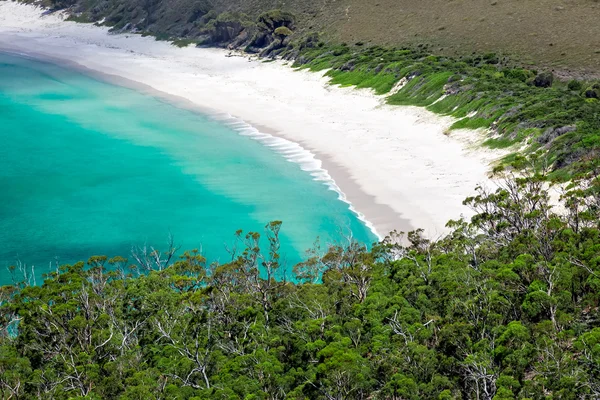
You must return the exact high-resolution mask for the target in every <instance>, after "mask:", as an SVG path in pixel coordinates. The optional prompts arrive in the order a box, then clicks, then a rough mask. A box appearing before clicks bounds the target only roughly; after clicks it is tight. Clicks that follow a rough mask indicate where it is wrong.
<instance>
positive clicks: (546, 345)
mask: <svg viewBox="0 0 600 400" xmlns="http://www.w3.org/2000/svg"><path fill="white" fill-rule="evenodd" d="M595 176H596V175H594V174H590V175H586V176H585V177H582V178H580V180H579V181H578V182H577V184H576V185H574V186H573V188H572V189H571V190H569V191H568V192H567V193H565V196H564V197H563V206H564V210H562V211H561V212H560V213H556V212H555V211H553V210H554V208H553V207H551V204H550V201H549V196H548V193H547V190H546V187H547V185H546V183H545V181H544V179H542V177H540V176H537V175H536V176H531V177H526V178H511V179H507V180H506V181H505V183H504V184H503V185H502V186H501V187H500V188H499V189H498V190H496V191H493V192H489V191H486V190H484V189H479V191H478V194H477V195H476V196H474V197H472V198H469V199H467V200H466V203H467V204H469V205H470V206H471V207H473V209H475V210H476V215H475V217H474V218H473V219H472V220H471V221H464V220H458V221H452V222H450V223H449V226H450V227H451V228H452V232H451V233H450V234H449V235H448V236H447V237H444V238H442V239H440V240H437V241H430V240H428V239H426V238H425V237H424V235H423V232H422V231H416V232H411V233H409V234H407V235H405V234H402V233H397V232H394V233H392V234H390V235H389V236H388V237H387V238H386V239H385V240H383V241H382V242H381V243H378V244H375V245H373V246H372V248H367V247H366V246H364V245H363V244H359V243H355V242H348V243H346V244H344V245H332V246H328V247H327V248H325V249H323V250H322V251H321V250H320V249H318V248H315V249H314V250H313V251H311V252H310V253H308V254H307V257H306V260H305V261H304V262H303V263H301V264H299V265H297V266H295V267H294V273H293V276H287V277H286V278H287V279H285V278H284V277H283V276H282V274H281V273H280V269H281V265H280V262H281V261H280V260H281V258H280V255H279V244H278V243H279V239H278V237H279V230H280V227H281V223H280V222H273V223H270V224H268V225H267V226H266V228H265V234H263V235H266V237H267V239H268V240H267V246H266V249H261V248H260V247H259V243H260V241H259V237H260V236H261V235H259V234H258V233H253V232H250V233H247V234H245V233H243V232H238V233H237V234H236V238H237V240H238V241H239V243H240V246H238V249H239V250H238V252H237V253H234V254H233V256H232V261H231V262H229V263H225V264H212V265H206V260H205V259H204V258H203V257H202V255H201V254H200V253H199V252H197V251H190V252H186V253H184V254H183V255H182V256H181V257H180V258H178V259H175V260H174V261H171V259H170V258H167V260H168V261H165V259H164V258H162V259H161V257H159V256H158V254H147V255H146V256H145V258H144V257H138V258H137V260H136V262H135V263H133V264H130V263H129V262H127V260H125V259H124V258H121V257H116V258H112V259H109V258H107V257H104V256H96V257H91V258H90V259H89V260H88V261H87V263H83V262H80V263H77V264H74V265H65V266H62V267H60V269H59V270H57V271H56V272H53V273H51V274H49V275H48V276H47V277H46V280H45V282H44V283H43V284H42V285H40V286H33V285H28V284H27V282H20V283H15V284H14V285H12V286H5V287H3V288H2V290H1V292H0V307H1V310H2V312H1V313H0V327H1V334H0V397H2V398H5V399H9V398H10V399H34V398H36V399H37V398H44V399H76V398H89V399H132V400H133V399H209V398H210V399H238V398H241V399H283V398H290V399H331V400H332V399H340V400H341V399H397V400H400V399H482V400H483V399H487V400H491V399H495V400H504V399H588V398H589V399H592V398H599V397H600V315H599V313H598V306H599V302H600V290H599V289H600V265H599V263H600V236H599V233H600V230H599V229H600V226H599V224H600V222H599V221H600V218H599V217H600V208H599V206H600V195H599V193H600V192H599V191H598V188H599V187H600V185H598V181H597V178H596V177H595ZM140 261H142V262H140Z"/></svg>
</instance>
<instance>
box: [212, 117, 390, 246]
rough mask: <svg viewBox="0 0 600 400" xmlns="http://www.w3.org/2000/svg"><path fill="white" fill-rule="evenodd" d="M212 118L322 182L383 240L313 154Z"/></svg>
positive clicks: (239, 122) (231, 119) (249, 128)
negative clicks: (277, 154) (269, 149)
mask: <svg viewBox="0 0 600 400" xmlns="http://www.w3.org/2000/svg"><path fill="white" fill-rule="evenodd" d="M214 118H215V119H217V120H219V122H221V123H223V124H225V125H227V126H228V127H230V128H232V129H234V130H235V131H236V132H238V133H239V134H240V135H242V136H248V137H250V138H251V139H254V140H256V141H258V142H260V143H261V144H262V145H264V146H267V147H269V148H271V149H273V150H275V151H276V152H277V153H279V154H281V155H282V156H283V157H285V158H286V159H287V160H288V161H289V162H293V163H296V164H298V165H299V166H300V169H302V171H305V172H308V173H309V174H310V175H311V176H312V178H313V180H315V181H318V182H323V184H324V185H326V186H327V187H328V188H329V190H333V191H334V192H336V193H337V194H338V199H339V200H341V201H343V202H344V203H346V204H348V209H349V210H350V211H351V212H353V213H354V214H355V215H356V216H357V218H358V219H359V220H360V221H362V223H363V224H365V226H366V227H367V228H368V229H369V230H370V231H371V232H373V234H374V235H375V236H377V238H378V239H379V240H382V239H383V237H382V236H381V235H380V234H379V232H377V230H376V229H375V225H373V223H371V221H369V220H368V219H367V218H366V217H365V215H364V214H363V213H361V212H360V211H358V210H357V209H356V208H355V207H354V205H353V204H352V203H351V202H350V200H348V198H347V196H346V194H345V193H344V192H343V191H342V189H341V188H340V187H339V186H338V185H337V183H336V182H335V180H334V179H333V178H332V177H331V175H330V174H329V171H327V170H326V169H325V168H323V162H322V161H321V160H319V159H318V158H317V157H316V155H315V154H314V153H312V152H311V151H309V150H307V149H305V148H304V147H302V146H300V145H299V144H298V143H295V142H292V141H290V140H287V139H284V138H281V137H277V136H273V135H270V134H268V133H264V132H261V131H259V130H258V129H256V128H255V127H253V126H252V125H250V124H248V123H246V122H244V121H243V120H241V119H239V118H235V117H233V116H231V115H229V114H221V115H216V116H214Z"/></svg>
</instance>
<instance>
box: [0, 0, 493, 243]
mask: <svg viewBox="0 0 600 400" xmlns="http://www.w3.org/2000/svg"><path fill="white" fill-rule="evenodd" d="M42 12H43V10H41V9H39V8H35V7H33V6H27V5H22V4H17V3H13V2H5V1H0V51H2V50H6V51H16V52H21V53H25V54H29V55H34V56H40V57H51V58H53V59H58V60H65V61H68V62H71V63H76V64H79V65H80V66H82V67H85V68H87V69H91V70H94V71H99V72H102V73H104V74H110V75H114V76H117V77H121V78H125V79H127V80H130V81H134V82H138V83H140V84H143V85H147V86H149V87H151V88H153V89H155V90H157V91H160V92H163V93H166V94H168V95H171V96H178V97H180V98H183V99H186V100H188V101H190V102H192V103H193V104H195V105H197V106H199V107H201V108H203V109H206V110H211V111H213V112H216V113H226V114H229V115H231V116H233V117H236V118H239V119H241V120H243V121H245V122H247V123H249V124H251V125H253V126H255V127H258V128H259V129H260V130H262V131H263V132H268V133H271V134H273V135H275V136H278V137H282V138H285V139H287V140H289V141H292V142H295V143H297V144H299V145H301V146H302V147H303V148H305V149H307V150H309V151H310V152H312V153H313V154H314V155H315V157H316V160H315V159H313V158H312V157H311V156H307V153H306V152H303V151H298V152H295V153H294V151H288V153H287V155H286V154H285V151H286V150H285V149H284V155H286V156H287V157H288V158H289V159H290V160H293V161H297V162H300V164H301V165H302V166H303V168H304V169H306V170H309V171H312V172H315V171H320V168H321V162H322V168H324V169H326V170H327V171H328V174H329V175H330V176H331V177H332V178H333V179H334V180H335V182H336V184H337V186H338V187H339V188H340V190H341V191H342V192H343V193H344V195H345V197H346V198H347V200H348V201H349V202H350V203H352V205H353V207H354V208H355V209H356V210H357V211H358V212H359V213H361V214H363V215H364V218H365V219H366V220H367V221H370V223H372V224H373V225H374V227H375V229H376V231H377V232H378V233H379V235H380V236H383V235H385V234H386V233H388V232H389V231H390V230H392V229H398V230H405V231H406V230H410V229H415V228H424V229H425V230H426V233H427V236H429V237H431V238H436V237H439V236H440V235H442V234H444V233H445V232H446V229H445V228H444V226H445V224H446V222H447V221H448V220H449V219H457V218H459V217H460V216H461V214H462V215H469V210H468V209H467V208H466V207H465V206H463V205H462V201H463V199H464V198H465V197H467V196H468V195H470V194H472V193H473V191H474V188H475V186H476V185H478V184H490V181H489V180H488V178H487V175H488V172H489V171H490V162H491V161H492V160H493V159H495V158H497V157H499V156H500V155H501V153H495V152H491V151H486V150H481V149H476V148H475V147H474V146H473V143H474V142H477V141H478V140H479V137H478V136H479V133H477V132H475V131H470V132H451V134H450V135H449V136H448V135H446V134H445V132H446V131H447V129H448V127H449V126H450V125H451V124H452V122H453V120H452V119H451V118H446V117H439V116H436V115H434V114H432V113H430V112H428V111H426V110H424V109H419V108H415V107H395V106H389V105H386V104H385V103H384V98H383V97H380V96H375V95H373V94H372V93H371V92H370V91H369V90H356V89H350V88H338V87H333V86H330V85H328V84H327V80H326V79H325V78H323V76H322V74H317V73H311V72H307V71H296V70H294V69H292V68H290V67H289V66H286V65H284V63H282V62H270V63H264V62H261V61H257V60H249V58H248V57H247V56H237V55H236V56H231V57H230V56H228V52H227V51H225V50H219V49H198V48H194V47H187V48H183V49H182V48H177V47H175V46H172V45H171V44H169V43H167V42H158V41H155V40H154V39H153V38H151V37H141V36H138V35H133V34H120V35H115V34H110V33H109V32H108V29H107V28H103V27H97V26H93V25H91V24H78V23H74V22H66V21H63V16H62V15H60V14H51V15H45V16H42ZM294 155H296V157H295V156H294ZM307 158H308V159H307ZM311 165H312V167H311ZM314 175H318V173H315V174H314Z"/></svg>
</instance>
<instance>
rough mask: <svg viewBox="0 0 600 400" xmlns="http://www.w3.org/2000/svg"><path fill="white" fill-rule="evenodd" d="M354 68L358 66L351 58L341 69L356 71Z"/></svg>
mask: <svg viewBox="0 0 600 400" xmlns="http://www.w3.org/2000/svg"><path fill="white" fill-rule="evenodd" d="M354 68H356V66H355V64H354V61H353V60H350V61H348V62H347V63H345V64H344V65H342V66H341V67H340V71H354Z"/></svg>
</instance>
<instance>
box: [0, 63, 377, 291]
mask: <svg viewBox="0 0 600 400" xmlns="http://www.w3.org/2000/svg"><path fill="white" fill-rule="evenodd" d="M0 163H1V164H0V283H7V282H8V279H9V275H8V272H7V267H8V266H9V265H14V264H15V263H16V262H17V261H21V262H23V263H25V264H27V265H35V267H36V273H37V274H38V275H40V274H42V273H45V272H47V271H48V268H50V263H56V262H58V263H59V264H64V263H71V262H74V261H77V260H87V258H89V256H91V255H96V254H104V255H108V256H115V255H121V256H124V257H129V256H130V254H131V249H132V247H133V246H143V245H145V244H146V245H152V246H155V247H157V248H160V249H164V248H165V247H166V245H167V240H168V237H169V235H172V236H173V238H174V241H175V243H176V244H177V245H179V246H181V248H182V249H194V248H198V249H202V251H203V253H204V254H205V255H206V256H207V258H208V259H209V260H220V261H226V260H227V257H228V253H227V252H226V250H225V245H226V244H231V243H232V242H233V234H234V232H235V231H236V230H238V229H243V230H245V231H248V230H253V231H259V232H262V231H263V227H264V225H265V224H266V223H267V222H269V221H272V220H281V221H283V228H282V235H281V237H282V254H283V255H284V256H285V258H286V259H287V262H288V265H290V266H291V265H292V264H293V263H295V262H297V261H298V260H299V259H300V258H301V257H302V255H303V253H304V251H305V250H306V249H308V248H309V247H311V245H312V243H313V242H314V241H315V239H316V238H317V237H320V241H321V243H328V242H337V241H340V240H342V234H341V233H340V227H342V228H343V230H345V231H346V232H345V233H348V232H347V231H348V230H351V231H352V234H353V236H354V237H355V238H357V239H358V240H361V241H364V242H367V243H370V242H372V241H373V240H375V236H374V235H373V234H372V233H371V232H370V231H369V229H367V227H365V225H364V224H363V223H362V222H361V221H359V220H358V218H357V217H356V216H355V215H354V214H353V213H352V212H351V211H350V210H349V209H348V204H346V203H343V202H342V201H340V200H338V194H337V193H336V192H334V191H332V190H329V189H328V187H327V186H325V185H324V184H323V183H322V182H318V181H315V180H313V179H312V177H311V176H310V175H309V174H308V173H306V172H304V171H302V170H301V169H300V166H299V165H298V164H295V163H292V162H289V161H288V160H286V159H285V158H284V157H282V156H281V155H280V154H278V153H277V152H275V151H274V150H273V149H271V148H268V147H265V146H263V145H261V144H260V143H259V142H257V141H256V140H253V139H252V138H250V137H246V136H242V135H240V134H239V133H238V132H237V131H236V130H234V129H233V128H232V127H229V126H228V125H227V124H225V123H223V122H219V121H216V120H214V118H210V117H208V116H204V115H202V114H199V113H196V112H193V111H189V110H185V109H182V108H177V107H176V106H174V105H171V104H168V103H166V102H165V101H162V100H160V99H157V98H155V97H152V96H149V95H145V94H141V93H138V92H136V91H134V90H131V89H128V88H124V87H120V86H115V85H112V84H108V83H106V82H102V81H99V80H96V79H94V78H92V77H89V76H86V75H84V74H82V73H80V72H77V71H74V70H70V69H66V68H63V67H59V66H56V65H53V64H49V63H45V62H39V61H32V60H29V59H25V58H20V57H15V56H12V55H6V54H0Z"/></svg>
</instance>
